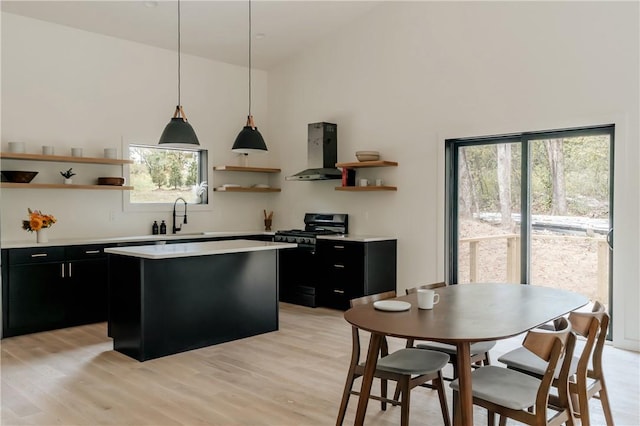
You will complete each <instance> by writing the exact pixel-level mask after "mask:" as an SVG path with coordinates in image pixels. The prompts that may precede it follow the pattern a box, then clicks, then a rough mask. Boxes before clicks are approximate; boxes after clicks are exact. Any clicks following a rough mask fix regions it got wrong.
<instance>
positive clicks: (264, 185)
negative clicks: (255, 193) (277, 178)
mask: <svg viewBox="0 0 640 426" xmlns="http://www.w3.org/2000/svg"><path fill="white" fill-rule="evenodd" d="M254 188H271V187H270V186H269V185H267V184H264V183H259V184H256V185H254Z"/></svg>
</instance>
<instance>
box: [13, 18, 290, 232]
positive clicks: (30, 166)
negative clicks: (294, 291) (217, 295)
mask: <svg viewBox="0 0 640 426" xmlns="http://www.w3.org/2000/svg"><path fill="white" fill-rule="evenodd" d="M186 36H187V35H186V34H183V37H186ZM266 84H267V75H266V72H264V71H259V70H254V72H253V108H252V111H253V113H254V116H255V117H256V121H257V124H258V126H259V127H260V129H261V131H262V133H263V135H264V137H265V139H266V140H267V143H269V144H270V140H269V134H268V130H267V128H266V120H267V113H266V103H267V86H266ZM247 96H248V86H247V69H246V68H242V67H237V66H232V65H228V64H223V63H219V62H213V61H209V60H205V59H202V58H198V57H193V56H188V55H184V54H183V55H182V104H183V106H184V108H185V112H186V114H187V116H188V117H189V121H190V122H191V123H192V125H193V127H194V129H195V130H196V133H197V135H198V138H199V139H200V143H201V147H202V148H204V149H207V150H209V163H210V166H213V165H216V164H229V163H231V164H238V159H237V158H236V157H235V155H234V154H233V153H231V146H232V144H233V141H234V140H235V137H236V135H237V134H238V132H239V131H240V130H241V129H242V126H244V124H245V121H246V115H247V105H248V104H247V102H248V98H247ZM176 97H177V70H176V53H175V52H171V51H168V50H163V49H157V48H154V47H149V46H145V45H142V44H137V43H132V42H128V41H124V40H119V39H116V38H112V37H106V36H102V35H98V34H93V33H89V32H85V31H80V30H76V29H71V28H68V27H64V26H59V25H54V24H50V23H46V22H42V21H38V20H34V19H28V18H24V17H21V16H17V15H12V14H8V13H2V150H7V149H8V142H9V141H23V142H25V143H26V144H27V152H31V153H41V146H42V145H53V146H54V147H55V151H56V154H59V155H69V151H70V148H71V147H76V146H79V147H83V149H84V155H85V156H96V157H99V156H102V154H103V148H104V147H117V148H118V152H119V153H121V152H122V150H121V141H122V139H123V138H125V139H127V140H133V141H140V142H143V143H150V144H156V143H157V141H158V139H159V137H160V134H161V132H162V130H163V129H164V126H165V125H166V124H167V123H168V122H169V118H170V117H171V116H172V115H173V110H174V108H175V105H176ZM273 161H274V160H273V158H272V155H270V154H265V155H262V156H255V157H252V164H254V165H265V166H268V165H270V163H272V162H273ZM5 167H6V169H9V168H10V167H19V170H25V168H26V169H27V170H39V171H40V174H39V175H38V176H37V177H36V180H34V182H47V183H51V182H56V183H57V182H58V181H59V180H61V177H60V175H59V174H58V172H59V171H60V170H63V169H64V170H66V169H68V168H69V167H73V169H74V171H77V172H78V175H77V176H74V183H93V181H94V180H95V178H96V177H98V176H105V175H106V176H113V175H114V173H117V174H116V175H120V173H121V172H122V170H121V169H120V168H119V167H116V168H115V169H114V167H112V166H86V165H80V164H71V163H46V162H23V161H19V162H18V161H8V160H3V168H5ZM238 178H239V177H235V179H238ZM233 179H234V177H232V176H229V175H228V174H221V173H215V174H213V173H212V170H211V168H210V169H209V183H210V187H213V186H215V184H221V183H228V182H231V181H232V180H233ZM243 183H244V182H243ZM1 196H2V207H1V217H2V223H1V232H2V240H3V241H16V240H35V236H34V235H31V234H28V233H27V232H26V231H24V230H22V229H21V221H22V220H23V219H25V218H26V216H27V208H28V207H31V208H34V209H41V210H42V211H44V212H47V213H51V214H53V215H55V216H56V218H57V219H58V223H57V224H56V225H54V226H53V227H52V228H51V229H50V232H49V234H50V236H49V238H50V239H60V238H75V237H100V236H119V235H145V234H150V233H151V224H152V223H153V220H158V221H159V220H160V219H165V220H168V223H170V219H171V213H170V211H169V209H165V211H162V212H148V213H140V212H138V213H132V212H123V211H122V193H121V192H120V191H85V190H43V189H29V190H23V189H3V190H2V193H1ZM209 199H210V202H212V205H211V208H210V209H209V210H208V211H196V209H193V208H192V209H190V211H189V224H188V225H186V226H185V227H184V228H183V232H193V231H203V230H218V229H224V230H261V229H262V226H263V224H262V222H261V220H262V210H263V209H264V208H267V209H270V208H271V204H272V203H273V200H274V199H275V198H274V196H269V195H266V194H248V195H247V194H220V193H212V192H211V191H210V198H209ZM111 217H113V218H114V219H115V220H110V218H111ZM277 219H278V218H277V216H276V219H275V223H276V224H277Z"/></svg>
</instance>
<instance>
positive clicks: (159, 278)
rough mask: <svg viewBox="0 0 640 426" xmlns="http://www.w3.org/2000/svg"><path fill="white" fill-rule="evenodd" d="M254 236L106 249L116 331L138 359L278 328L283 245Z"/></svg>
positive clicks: (122, 346) (117, 345)
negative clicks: (279, 269) (279, 279)
mask: <svg viewBox="0 0 640 426" xmlns="http://www.w3.org/2000/svg"><path fill="white" fill-rule="evenodd" d="M293 247H296V245H295V244H288V243H273V242H262V241H251V240H230V241H211V242H200V243H182V244H170V245H146V246H135V247H117V248H116V247H114V248H108V249H105V252H106V253H108V254H109V332H110V335H111V337H113V347H114V349H115V350H116V351H118V352H121V353H123V354H125V355H128V356H130V357H132V358H135V359H137V360H138V361H145V360H148V359H153V358H158V357H161V356H166V355H170V354H174V353H178V352H183V351H187V350H191V349H196V348H201V347H204V346H209V345H214V344H218V343H223V342H227V341H231V340H236V339H241V338H244V337H249V336H254V335H257V334H262V333H267V332H270V331H275V330H277V329H278V250H279V249H284V248H293Z"/></svg>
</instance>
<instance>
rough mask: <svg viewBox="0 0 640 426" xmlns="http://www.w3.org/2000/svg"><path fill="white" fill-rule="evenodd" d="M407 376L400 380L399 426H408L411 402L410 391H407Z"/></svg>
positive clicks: (408, 378)
mask: <svg viewBox="0 0 640 426" xmlns="http://www.w3.org/2000/svg"><path fill="white" fill-rule="evenodd" d="M410 379H411V378H410V377H409V376H405V377H403V379H402V380H400V383H402V391H401V392H402V404H401V405H400V425H401V426H409V402H410V401H411V391H410V390H409V380H410Z"/></svg>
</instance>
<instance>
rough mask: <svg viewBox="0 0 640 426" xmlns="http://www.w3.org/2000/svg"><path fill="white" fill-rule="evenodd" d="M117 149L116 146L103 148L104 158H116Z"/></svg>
mask: <svg viewBox="0 0 640 426" xmlns="http://www.w3.org/2000/svg"><path fill="white" fill-rule="evenodd" d="M117 157H118V150H117V149H116V148H105V149H104V158H117Z"/></svg>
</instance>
